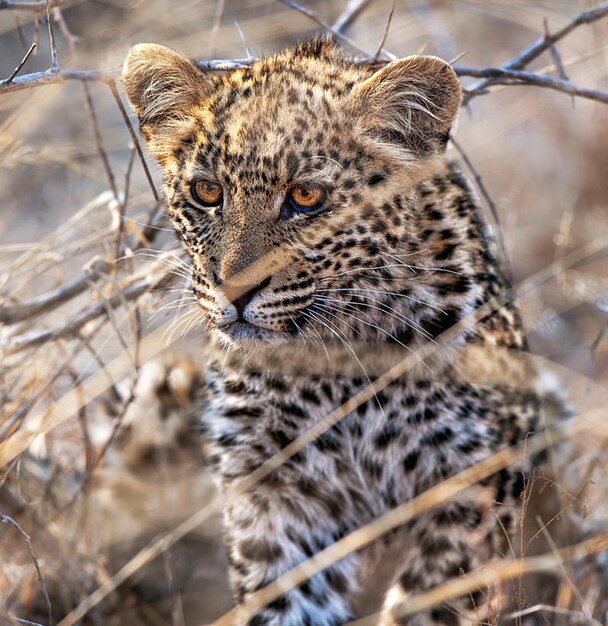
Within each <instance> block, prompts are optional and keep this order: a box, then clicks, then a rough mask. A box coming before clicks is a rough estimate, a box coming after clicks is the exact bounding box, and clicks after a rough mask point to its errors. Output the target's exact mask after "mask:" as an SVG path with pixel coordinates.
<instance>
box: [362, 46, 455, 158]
mask: <svg viewBox="0 0 608 626" xmlns="http://www.w3.org/2000/svg"><path fill="white" fill-rule="evenodd" d="M352 98H353V105H354V107H355V109H356V110H357V111H358V113H359V117H360V118H361V119H362V121H363V124H364V125H366V126H367V127H368V128H369V130H370V131H371V132H372V134H373V135H375V136H376V137H377V138H378V139H379V140H381V141H382V142H388V143H391V144H399V145H401V146H404V147H405V148H407V150H408V151H409V152H410V153H412V154H413V155H414V156H415V157H426V156H431V155H432V154H437V153H440V152H443V151H445V147H446V144H447V140H448V136H449V131H450V128H451V126H452V124H453V123H454V120H455V118H456V115H457V113H458V110H459V108H460V103H461V99H462V93H461V88H460V81H459V80H458V77H457V76H456V73H455V72H454V70H453V69H452V68H451V67H450V66H449V64H448V63H446V62H445V61H443V60H442V59H439V58H437V57H432V56H411V57H407V58H405V59H400V60H398V61H394V62H393V63H389V64H388V65H386V66H385V67H383V68H382V69H381V70H379V71H377V72H376V73H375V74H373V75H372V76H371V77H370V78H368V79H367V80H365V81H364V82H363V83H361V84H360V85H359V86H358V88H357V89H356V90H355V92H354V93H353V95H352Z"/></svg>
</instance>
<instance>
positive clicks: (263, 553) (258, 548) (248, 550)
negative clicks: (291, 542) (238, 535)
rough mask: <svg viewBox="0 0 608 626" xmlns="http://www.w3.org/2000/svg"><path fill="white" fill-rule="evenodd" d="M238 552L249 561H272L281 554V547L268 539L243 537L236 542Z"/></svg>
mask: <svg viewBox="0 0 608 626" xmlns="http://www.w3.org/2000/svg"><path fill="white" fill-rule="evenodd" d="M238 549H239V552H240V553H241V554H242V555H243V556H244V557H245V558H246V559H248V560H249V561H257V562H260V563H268V564H270V563H274V562H275V561H277V560H278V559H280V558H281V557H282V556H283V548H281V546H280V545H279V544H278V543H275V542H273V541H270V540H268V539H260V540H258V541H255V540H254V539H245V540H244V541H241V543H239V544H238Z"/></svg>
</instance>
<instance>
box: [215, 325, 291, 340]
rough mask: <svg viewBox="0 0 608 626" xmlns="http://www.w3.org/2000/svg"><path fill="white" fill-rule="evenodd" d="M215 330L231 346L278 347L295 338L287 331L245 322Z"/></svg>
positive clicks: (222, 326)
mask: <svg viewBox="0 0 608 626" xmlns="http://www.w3.org/2000/svg"><path fill="white" fill-rule="evenodd" d="M214 330H215V331H216V332H217V333H218V334H219V336H220V338H222V339H224V340H227V341H228V342H229V343H230V344H232V345H234V344H236V345H242V346H247V345H256V344H257V345H260V344H264V345H276V344H279V343H284V342H285V341H288V340H289V339H292V337H293V336H292V335H291V334H290V333H287V332H285V331H277V330H270V329H268V328H262V327H261V326H257V325H255V324H252V323H251V322H246V321H244V320H237V321H234V322H230V323H229V324H223V325H221V326H216V327H215V329H214Z"/></svg>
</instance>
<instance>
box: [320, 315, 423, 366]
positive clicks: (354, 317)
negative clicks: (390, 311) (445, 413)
mask: <svg viewBox="0 0 608 626" xmlns="http://www.w3.org/2000/svg"><path fill="white" fill-rule="evenodd" d="M319 306H321V307H323V308H324V309H327V305H322V304H320V305H319ZM334 310H335V309H334ZM326 312H327V311H326ZM341 313H343V314H344V315H346V316H348V317H351V318H352V319H354V320H357V321H358V322H360V323H361V324H365V325H366V326H370V327H372V328H375V329H376V330H379V331H380V332H382V333H384V334H385V335H387V336H388V337H390V338H391V339H392V340H393V341H395V342H396V343H398V344H399V345H400V346H401V347H403V348H405V349H406V350H407V351H408V352H410V353H411V354H412V355H413V356H414V357H415V358H416V359H417V360H418V361H419V363H420V364H421V365H424V367H426V368H427V369H428V370H429V372H431V371H432V370H431V368H430V367H429V366H428V365H427V364H426V363H425V362H424V361H423V360H422V359H421V358H420V356H418V353H417V352H416V351H415V350H413V349H412V348H411V347H410V346H408V345H406V344H404V343H403V342H402V341H399V339H397V338H396V337H395V336H394V335H393V334H392V333H390V332H389V331H388V330H385V329H384V328H381V327H380V326H378V325H376V324H374V323H372V322H366V321H365V320H362V319H360V318H359V317H357V316H356V315H353V314H352V313H349V312H347V311H341ZM361 313H363V314H364V315H365V313H364V312H363V311H361ZM330 315H331V314H330ZM333 317H337V316H336V315H334V316H333ZM338 319H340V318H338ZM345 323H346V322H345Z"/></svg>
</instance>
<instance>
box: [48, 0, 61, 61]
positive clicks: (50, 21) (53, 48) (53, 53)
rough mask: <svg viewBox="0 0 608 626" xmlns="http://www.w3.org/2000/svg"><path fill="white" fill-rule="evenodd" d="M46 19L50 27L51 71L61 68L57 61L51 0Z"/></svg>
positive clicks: (49, 0)
mask: <svg viewBox="0 0 608 626" xmlns="http://www.w3.org/2000/svg"><path fill="white" fill-rule="evenodd" d="M46 21H47V26H48V29H49V44H50V46H51V68H50V70H51V72H56V71H57V70H58V69H59V65H58V63H57V45H56V44H55V33H54V32H53V17H52V15H51V0H46Z"/></svg>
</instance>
